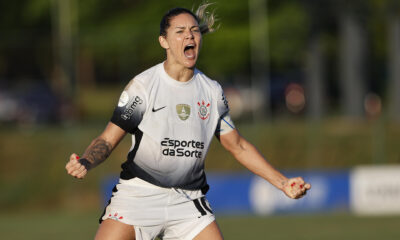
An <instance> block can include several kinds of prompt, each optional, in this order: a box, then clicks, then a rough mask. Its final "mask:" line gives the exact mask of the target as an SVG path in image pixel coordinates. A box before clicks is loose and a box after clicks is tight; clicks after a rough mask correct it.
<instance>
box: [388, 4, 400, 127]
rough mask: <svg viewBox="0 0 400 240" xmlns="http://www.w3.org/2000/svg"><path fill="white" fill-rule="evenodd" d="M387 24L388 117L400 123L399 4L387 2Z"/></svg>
mask: <svg viewBox="0 0 400 240" xmlns="http://www.w3.org/2000/svg"><path fill="white" fill-rule="evenodd" d="M388 7H389V10H388V12H389V16H388V18H387V24H388V46H389V48H388V54H387V55H388V72H389V84H388V94H389V104H390V115H391V117H393V118H394V119H396V120H398V121H400V2H399V1H390V2H389V5H388Z"/></svg>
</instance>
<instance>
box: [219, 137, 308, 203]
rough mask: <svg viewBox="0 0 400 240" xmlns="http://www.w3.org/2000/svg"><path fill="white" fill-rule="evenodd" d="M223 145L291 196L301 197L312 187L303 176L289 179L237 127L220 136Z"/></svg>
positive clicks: (250, 168) (248, 166)
mask: <svg viewBox="0 0 400 240" xmlns="http://www.w3.org/2000/svg"><path fill="white" fill-rule="evenodd" d="M218 139H219V141H220V142H221V144H222V146H223V147H224V148H225V149H226V150H228V151H229V152H230V153H231V154H232V155H233V156H234V157H235V158H236V160H238V161H239V162H240V163H241V164H242V165H243V166H245V167H246V168H247V169H249V170H250V171H252V172H253V173H255V174H257V175H258V176H260V177H262V178H264V179H265V180H267V181H268V182H270V183H271V184H272V185H274V186H275V187H277V188H278V189H280V190H282V191H283V192H284V193H285V194H286V195H287V196H288V197H290V198H294V199H297V198H301V197H302V196H304V194H306V192H307V190H309V189H310V188H311V185H310V184H309V183H306V182H305V181H304V180H303V178H301V177H296V178H290V179H288V178H287V177H285V176H284V175H283V174H282V173H280V172H279V171H278V170H276V169H275V168H274V167H273V166H272V165H271V164H270V163H269V162H268V161H267V160H266V159H265V158H264V157H263V156H262V154H261V153H260V152H259V151H258V150H257V149H256V148H255V147H254V145H253V144H251V143H249V142H248V141H247V140H246V139H245V138H243V137H242V136H240V134H239V132H238V131H237V130H236V129H233V130H231V131H229V132H228V133H225V134H223V135H219V136H218Z"/></svg>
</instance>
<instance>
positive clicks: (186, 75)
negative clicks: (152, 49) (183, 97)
mask: <svg viewBox="0 0 400 240" xmlns="http://www.w3.org/2000/svg"><path fill="white" fill-rule="evenodd" d="M164 69H165V71H166V72H167V74H168V75H169V76H170V77H171V78H173V79H175V80H176V81H178V82H187V81H189V80H190V79H192V77H193V74H194V68H186V67H184V66H182V65H180V64H178V63H173V62H171V61H168V59H167V60H166V61H165V62H164Z"/></svg>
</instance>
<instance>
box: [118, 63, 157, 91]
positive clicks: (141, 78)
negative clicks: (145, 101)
mask: <svg viewBox="0 0 400 240" xmlns="http://www.w3.org/2000/svg"><path fill="white" fill-rule="evenodd" d="M160 65H161V64H157V65H155V66H153V67H151V68H149V69H147V70H145V71H143V72H141V73H139V74H138V75H136V76H135V77H134V78H133V79H132V80H130V82H129V83H128V85H127V86H126V88H125V90H128V89H130V88H132V87H133V86H136V87H139V88H142V89H143V90H145V89H147V87H148V86H149V85H150V84H151V83H152V82H153V81H154V79H155V78H154V76H156V75H158V74H159V73H158V72H159V68H160Z"/></svg>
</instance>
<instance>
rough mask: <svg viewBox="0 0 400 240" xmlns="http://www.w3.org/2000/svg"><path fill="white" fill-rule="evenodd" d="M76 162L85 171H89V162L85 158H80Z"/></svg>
mask: <svg viewBox="0 0 400 240" xmlns="http://www.w3.org/2000/svg"><path fill="white" fill-rule="evenodd" d="M78 161H79V163H80V164H82V165H83V166H84V167H85V168H86V170H88V171H89V169H90V167H91V165H92V163H91V162H89V161H88V160H87V159H86V158H81V159H79V160H78Z"/></svg>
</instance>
